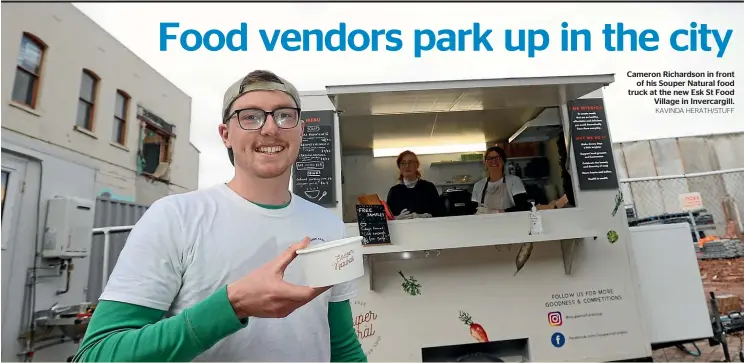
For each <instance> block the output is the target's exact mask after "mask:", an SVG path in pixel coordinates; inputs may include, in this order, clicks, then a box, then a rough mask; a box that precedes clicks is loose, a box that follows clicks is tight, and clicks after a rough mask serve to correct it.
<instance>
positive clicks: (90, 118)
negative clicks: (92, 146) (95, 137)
mask: <svg viewBox="0 0 744 363" xmlns="http://www.w3.org/2000/svg"><path fill="white" fill-rule="evenodd" d="M84 75H88V76H90V77H91V78H93V92H92V96H93V100H92V101H88V100H86V99H83V98H82V97H80V92H81V91H82V88H83V78H82V77H83V76H84ZM80 76H81V78H80V87H79V88H78V106H79V104H80V102H81V101H82V102H85V103H87V104H88V105H89V106H90V114H89V115H88V120H86V121H87V124H89V126H90V127H86V126H88V125H86V126H81V125H78V124H77V119H78V116H79V115H78V114H76V115H75V127H76V128H80V129H83V130H85V131H90V132H94V131H95V129H96V102H97V101H98V89H99V87H100V83H101V77H99V76H98V75H97V74H96V73H95V72H93V71H92V70H90V69H88V68H83V72H82V73H81V75H80ZM77 110H78V112H79V110H80V109H79V108H77Z"/></svg>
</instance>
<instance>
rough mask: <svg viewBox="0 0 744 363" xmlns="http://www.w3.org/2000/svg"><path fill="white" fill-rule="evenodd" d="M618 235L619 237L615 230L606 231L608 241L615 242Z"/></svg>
mask: <svg viewBox="0 0 744 363" xmlns="http://www.w3.org/2000/svg"><path fill="white" fill-rule="evenodd" d="M619 237H620V236H618V235H617V232H615V231H614V230H610V231H609V232H607V240H608V241H609V242H610V243H615V242H617V239H618V238H619Z"/></svg>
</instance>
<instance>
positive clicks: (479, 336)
mask: <svg viewBox="0 0 744 363" xmlns="http://www.w3.org/2000/svg"><path fill="white" fill-rule="evenodd" d="M460 321H462V322H463V323H465V325H468V326H470V335H471V336H472V337H473V338H475V340H476V341H478V342H480V343H485V342H487V341H488V334H486V330H485V329H483V327H482V326H481V325H480V324H477V323H473V319H472V318H471V317H470V314H468V313H466V312H464V311H462V310H460Z"/></svg>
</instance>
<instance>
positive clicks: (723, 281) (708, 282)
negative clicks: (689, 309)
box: [653, 257, 744, 362]
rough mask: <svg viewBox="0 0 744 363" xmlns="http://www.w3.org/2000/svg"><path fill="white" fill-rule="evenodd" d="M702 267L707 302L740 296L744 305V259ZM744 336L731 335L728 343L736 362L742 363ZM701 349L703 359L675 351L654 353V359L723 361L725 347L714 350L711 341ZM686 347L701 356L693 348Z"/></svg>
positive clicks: (711, 262)
mask: <svg viewBox="0 0 744 363" xmlns="http://www.w3.org/2000/svg"><path fill="white" fill-rule="evenodd" d="M698 265H699V266H700V277H701V278H702V280H703V288H704V289H705V299H706V300H709V297H710V295H709V293H710V292H711V291H713V292H715V293H716V295H738V296H739V297H741V299H742V301H744V257H739V258H732V259H720V260H698ZM742 309H744V307H742ZM742 339H744V332H741V333H738V334H736V335H731V336H729V337H728V339H726V341H727V342H728V350H729V354H730V355H731V361H732V362H739V361H740V360H739V351H741V350H742V349H744V346H742ZM696 345H697V347H698V348H700V353H701V354H700V356H693V355H690V354H688V353H686V352H684V351H682V350H679V349H677V348H675V347H671V348H665V349H659V350H657V351H654V354H653V358H654V361H656V362H716V361H719V362H720V361H723V360H724V359H723V348H722V347H721V345H717V346H714V347H711V346H709V345H708V340H701V341H699V342H697V343H696ZM685 347H686V348H687V349H688V350H690V351H692V352H693V353H697V349H695V347H693V345H692V344H686V345H685Z"/></svg>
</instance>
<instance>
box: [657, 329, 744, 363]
mask: <svg viewBox="0 0 744 363" xmlns="http://www.w3.org/2000/svg"><path fill="white" fill-rule="evenodd" d="M743 335H744V333H739V334H738V335H730V336H728V339H726V341H727V342H728V350H729V354H730V355H731V361H732V362H739V351H741V350H742V349H744V346H742V339H744V336H743ZM695 344H696V345H697V347H698V348H700V353H701V354H700V356H699V357H696V356H693V355H690V354H687V353H686V352H683V351H681V350H679V349H677V348H675V347H671V348H664V349H659V350H656V351H654V354H653V357H654V362H723V361H724V359H723V348H722V346H721V345H720V344H719V345H716V346H715V347H711V346H708V340H701V341H699V342H697V343H695ZM685 347H686V348H687V349H688V350H690V351H692V352H693V353H697V349H695V347H694V346H693V345H692V344H685Z"/></svg>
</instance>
